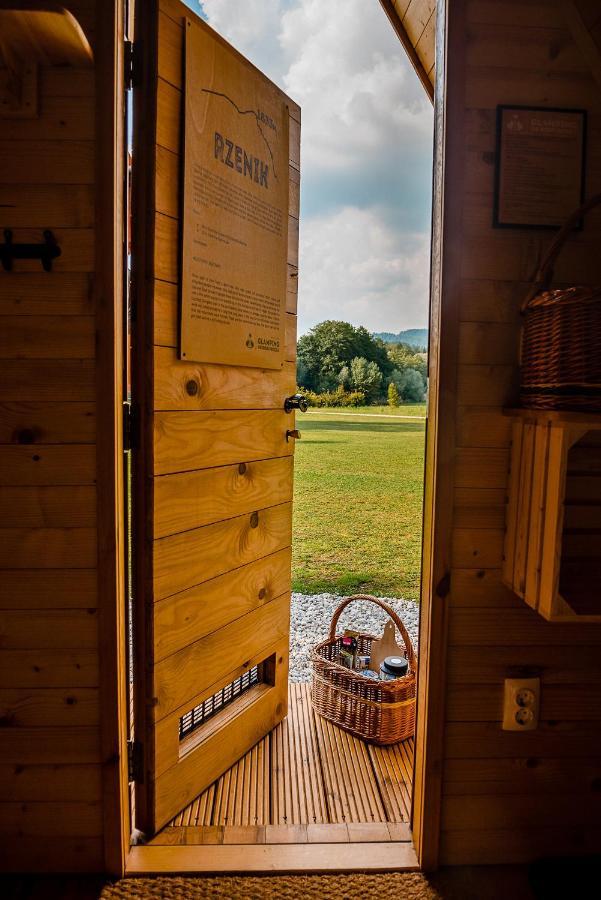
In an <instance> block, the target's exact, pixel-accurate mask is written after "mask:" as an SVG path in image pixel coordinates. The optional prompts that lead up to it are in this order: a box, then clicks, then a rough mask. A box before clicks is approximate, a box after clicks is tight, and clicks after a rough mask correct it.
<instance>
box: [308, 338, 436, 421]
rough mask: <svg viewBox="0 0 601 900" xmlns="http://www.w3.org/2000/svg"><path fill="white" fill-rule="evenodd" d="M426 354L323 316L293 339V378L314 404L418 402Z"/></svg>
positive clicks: (424, 379)
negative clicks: (324, 320) (385, 341)
mask: <svg viewBox="0 0 601 900" xmlns="http://www.w3.org/2000/svg"><path fill="white" fill-rule="evenodd" d="M427 377H428V365H427V362H426V353H425V348H424V351H422V352H420V351H419V350H416V348H415V347H410V346H408V345H407V344H402V343H398V344H385V343H384V341H383V340H381V338H377V337H375V336H374V335H373V334H371V333H370V332H369V331H368V330H367V329H366V328H364V327H363V326H362V325H361V326H359V327H356V326H354V325H351V324H350V323H348V322H337V321H333V320H328V321H326V322H320V324H319V325H315V327H314V328H312V329H311V331H309V332H308V333H307V334H304V335H303V336H302V337H301V338H299V341H298V348H297V382H298V385H299V387H300V388H302V389H303V392H304V393H305V395H306V396H307V397H308V399H309V401H310V403H311V404H312V405H314V406H363V405H365V404H376V403H383V402H387V403H388V404H389V405H390V406H397V405H398V404H399V403H421V402H422V401H423V400H424V399H425V396H426V387H427Z"/></svg>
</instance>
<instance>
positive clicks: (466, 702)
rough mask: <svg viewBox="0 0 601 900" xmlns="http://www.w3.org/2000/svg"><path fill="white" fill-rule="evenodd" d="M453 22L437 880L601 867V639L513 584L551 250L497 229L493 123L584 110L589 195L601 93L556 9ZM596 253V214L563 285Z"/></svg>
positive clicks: (519, 8) (461, 7)
mask: <svg viewBox="0 0 601 900" xmlns="http://www.w3.org/2000/svg"><path fill="white" fill-rule="evenodd" d="M580 5H581V6H583V5H586V4H580ZM588 5H589V7H590V9H591V11H594V10H596V9H597V7H598V4H597V3H596V2H591V3H590V4H588ZM448 16H449V23H448V25H449V35H450V46H451V47H453V46H456V44H455V43H454V41H455V40H456V38H457V34H458V31H459V38H460V39H461V35H463V37H462V40H460V43H462V44H463V47H464V50H465V53H464V54H458V53H457V54H455V56H452V55H451V56H450V58H449V59H448V63H447V64H448V78H447V85H446V91H447V109H448V110H451V111H453V112H452V117H451V118H449V115H450V114H449V113H448V114H447V130H448V140H449V142H450V144H449V146H450V149H449V150H448V153H449V158H450V157H451V156H453V157H454V158H455V157H457V158H459V159H462V160H463V165H462V166H461V168H462V171H463V176H462V178H461V177H459V178H453V179H449V180H448V181H447V183H446V184H445V193H444V203H445V208H448V209H452V210H453V214H455V213H457V214H458V218H459V219H460V226H459V227H458V228H457V229H456V233H455V234H454V235H453V236H452V238H451V241H450V242H449V245H448V246H447V247H445V248H444V253H445V254H446V274H445V269H444V267H443V278H446V279H447V294H446V296H445V295H444V294H443V302H447V303H448V304H451V305H453V307H454V308H456V312H457V316H458V320H459V322H458V334H459V338H458V347H457V350H458V365H457V384H458V388H457V393H456V396H455V397H454V398H452V399H451V401H450V405H449V407H448V409H447V410H446V415H447V416H455V418H456V436H455V447H454V466H453V470H454V513H453V523H452V524H453V527H452V559H451V566H452V577H451V592H450V596H449V598H448V602H449V609H448V619H449V635H448V665H447V688H446V723H445V733H444V754H443V770H442V772H443V798H442V824H441V828H442V830H441V843H440V862H441V863H443V864H470V863H513V862H521V861H525V860H530V859H533V858H535V857H538V856H542V855H544V854H551V855H557V854H568V853H579V852H586V851H587V850H588V851H591V850H593V849H596V850H598V849H599V845H600V842H601V828H600V823H601V793H600V792H599V784H600V783H601V782H600V779H601V669H600V668H599V653H600V651H601V629H600V628H598V627H595V626H591V625H579V624H575V625H563V624H550V623H547V622H545V621H544V620H543V619H542V618H541V617H539V616H538V615H537V614H536V613H535V612H533V611H532V610H531V609H529V608H528V607H527V606H526V604H524V603H523V602H522V601H520V600H518V599H517V597H516V596H515V595H514V594H512V593H511V592H510V591H509V590H508V589H507V588H505V587H504V586H503V585H502V584H501V564H502V552H503V530H504V515H505V513H504V505H505V498H506V488H507V473H508V465H509V453H510V421H509V420H508V419H507V418H505V417H504V416H503V415H502V408H503V406H504V405H506V404H511V403H514V402H515V389H516V383H517V377H518V368H517V364H518V345H519V329H520V322H519V312H518V311H519V305H520V302H521V300H522V298H523V296H524V291H525V289H526V281H527V279H528V277H529V276H530V275H531V273H532V272H533V271H534V269H535V266H536V262H537V259H538V257H539V254H540V252H541V248H542V247H544V246H545V244H546V242H547V241H548V233H545V232H542V231H536V230H534V231H514V230H511V231H503V230H494V229H493V228H492V227H491V221H492V208H493V176H494V162H495V107H496V105H497V104H498V103H516V104H525V105H533V106H549V107H553V106H566V107H585V108H586V109H587V110H588V112H589V139H588V167H587V183H586V192H587V194H593V193H595V192H598V191H600V190H601V140H600V138H601V91H600V90H599V87H598V86H597V84H596V83H595V81H594V79H593V78H592V76H591V74H590V71H589V70H588V69H587V65H586V63H585V61H584V59H583V57H582V54H581V53H580V52H579V50H578V48H577V47H576V46H575V44H574V42H573V39H572V37H571V33H570V31H569V30H568V28H567V27H566V24H565V21H564V19H563V15H562V11H561V4H557V3H555V2H551V0H519V2H517V0H460V2H458V3H453V4H449V10H448ZM460 57H461V58H460ZM457 109H459V112H457ZM459 213H460V216H459ZM600 239H601V213H599V212H598V211H597V212H595V213H594V214H592V215H591V216H590V217H589V218H588V219H587V222H586V227H585V229H584V231H583V232H582V233H580V234H578V235H576V236H575V237H574V238H572V239H571V240H570V242H569V244H568V246H567V247H566V249H565V251H564V252H563V254H562V256H561V259H560V262H559V265H558V267H557V278H558V280H559V282H562V283H578V282H582V281H584V282H593V283H597V284H599V283H601V257H600V255H599V241H600ZM442 340H443V343H444V334H443V335H442ZM443 402H444V401H443ZM597 589H598V587H597ZM435 602H441V601H438V600H437V599H435ZM530 669H535V670H536V672H537V673H539V674H540V676H541V684H542V695H541V722H540V727H539V728H538V730H536V731H531V732H528V733H522V734H519V733H517V734H516V733H512V732H503V731H502V730H501V728H500V719H501V710H502V698H503V680H504V678H505V677H507V676H511V675H516V674H519V673H520V672H524V671H527V670H530Z"/></svg>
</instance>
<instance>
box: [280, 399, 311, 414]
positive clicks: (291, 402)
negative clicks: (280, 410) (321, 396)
mask: <svg viewBox="0 0 601 900" xmlns="http://www.w3.org/2000/svg"><path fill="white" fill-rule="evenodd" d="M308 408H309V404H308V402H307V398H306V397H304V396H303V395H302V394H293V395H292V396H291V397H286V399H285V400H284V409H285V410H286V412H287V413H289V412H292V410H293V409H300V411H301V412H307V410H308Z"/></svg>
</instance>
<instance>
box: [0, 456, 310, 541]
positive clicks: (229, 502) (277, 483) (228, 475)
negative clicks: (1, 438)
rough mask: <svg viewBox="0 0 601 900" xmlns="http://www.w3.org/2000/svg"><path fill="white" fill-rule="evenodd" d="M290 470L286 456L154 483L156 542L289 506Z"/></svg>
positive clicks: (289, 461)
mask: <svg viewBox="0 0 601 900" xmlns="http://www.w3.org/2000/svg"><path fill="white" fill-rule="evenodd" d="M292 465H293V460H292V457H291V456H285V457H281V458H280V459H266V460H259V461H258V462H253V463H250V462H249V463H239V464H238V465H233V466H218V467H217V468H211V469H203V470H201V471H198V472H180V473H176V474H174V475H164V476H162V477H161V478H157V479H156V480H155V486H154V517H155V534H156V537H157V538H160V537H165V536H167V535H170V534H175V533H177V532H180V531H187V530H189V529H191V528H198V527H200V526H201V525H210V524H212V523H214V522H219V521H221V520H222V519H228V518H232V517H234V516H237V515H243V514H245V513H248V514H250V513H251V512H254V511H255V510H256V509H258V508H260V507H261V506H276V505H277V504H279V503H285V502H289V501H291V500H292ZM0 496H1V495H0Z"/></svg>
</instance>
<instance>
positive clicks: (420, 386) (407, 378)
mask: <svg viewBox="0 0 601 900" xmlns="http://www.w3.org/2000/svg"><path fill="white" fill-rule="evenodd" d="M392 381H393V383H394V384H395V386H396V389H397V391H398V392H399V394H400V396H401V398H402V400H403V401H404V402H405V403H422V402H423V400H424V399H425V396H426V379H425V378H424V377H423V375H422V374H421V373H420V372H418V371H417V369H404V370H402V371H399V370H398V369H395V370H394V371H393V373H392Z"/></svg>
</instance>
